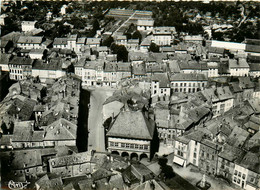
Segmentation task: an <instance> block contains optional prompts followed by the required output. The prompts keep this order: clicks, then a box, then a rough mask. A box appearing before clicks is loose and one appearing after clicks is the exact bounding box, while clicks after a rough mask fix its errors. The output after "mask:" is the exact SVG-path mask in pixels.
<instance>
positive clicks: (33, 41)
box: [17, 36, 43, 44]
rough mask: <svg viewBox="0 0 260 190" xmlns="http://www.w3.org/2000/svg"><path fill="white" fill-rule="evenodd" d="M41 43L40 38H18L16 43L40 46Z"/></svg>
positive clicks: (41, 39) (41, 38)
mask: <svg viewBox="0 0 260 190" xmlns="http://www.w3.org/2000/svg"><path fill="white" fill-rule="evenodd" d="M42 41H43V37H42V36H20V37H19V39H18V41H17V43H20V44H40V43H42Z"/></svg>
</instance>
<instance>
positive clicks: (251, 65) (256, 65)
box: [250, 63, 260, 72]
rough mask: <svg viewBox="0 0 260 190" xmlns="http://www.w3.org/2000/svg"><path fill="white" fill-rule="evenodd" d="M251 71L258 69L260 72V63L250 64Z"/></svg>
mask: <svg viewBox="0 0 260 190" xmlns="http://www.w3.org/2000/svg"><path fill="white" fill-rule="evenodd" d="M250 71H251V72H252V71H258V72H260V63H251V64H250Z"/></svg>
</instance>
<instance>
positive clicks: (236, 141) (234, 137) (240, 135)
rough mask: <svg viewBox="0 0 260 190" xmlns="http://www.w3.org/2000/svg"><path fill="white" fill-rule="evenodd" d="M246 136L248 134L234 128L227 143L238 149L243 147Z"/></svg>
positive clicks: (238, 128)
mask: <svg viewBox="0 0 260 190" xmlns="http://www.w3.org/2000/svg"><path fill="white" fill-rule="evenodd" d="M248 136H249V132H247V131H246V130H244V129H242V128H240V127H237V126H236V127H235V128H234V129H233V131H232V133H231V134H230V135H229V137H228V141H227V143H228V144H229V145H231V146H235V147H238V148H240V147H242V146H243V145H244V143H245V141H246V139H247V137H248Z"/></svg>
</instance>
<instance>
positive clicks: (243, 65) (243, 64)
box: [229, 59, 249, 69]
mask: <svg viewBox="0 0 260 190" xmlns="http://www.w3.org/2000/svg"><path fill="white" fill-rule="evenodd" d="M229 68H231V69H234V68H249V65H248V63H247V61H246V60H245V59H239V61H237V60H235V59H229Z"/></svg>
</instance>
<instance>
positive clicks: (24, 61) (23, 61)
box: [10, 56, 34, 65]
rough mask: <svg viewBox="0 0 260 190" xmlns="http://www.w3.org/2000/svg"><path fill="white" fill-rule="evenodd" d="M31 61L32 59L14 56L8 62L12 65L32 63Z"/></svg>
mask: <svg viewBox="0 0 260 190" xmlns="http://www.w3.org/2000/svg"><path fill="white" fill-rule="evenodd" d="M33 62H34V60H33V59H30V58H25V57H18V56H15V57H14V58H13V59H12V60H11V61H10V64H12V65H33Z"/></svg>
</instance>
